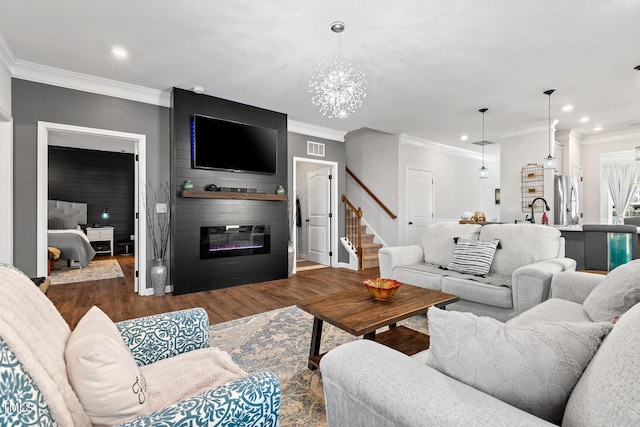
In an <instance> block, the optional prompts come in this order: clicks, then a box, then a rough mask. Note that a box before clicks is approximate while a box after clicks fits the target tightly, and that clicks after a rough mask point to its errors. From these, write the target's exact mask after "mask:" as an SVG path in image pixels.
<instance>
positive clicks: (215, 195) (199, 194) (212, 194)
mask: <svg viewBox="0 0 640 427" xmlns="http://www.w3.org/2000/svg"><path fill="white" fill-rule="evenodd" d="M180 195H181V196H182V197H187V198H195V199H244V200H277V201H283V200H287V195H286V194H283V195H279V194H266V193H226V192H222V191H203V190H182V193H181V194H180Z"/></svg>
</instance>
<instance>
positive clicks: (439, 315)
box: [320, 260, 640, 427]
mask: <svg viewBox="0 0 640 427" xmlns="http://www.w3.org/2000/svg"><path fill="white" fill-rule="evenodd" d="M638 277H640V260H636V261H632V262H631V263H629V264H625V265H623V266H621V267H618V268H616V269H615V270H613V271H612V272H611V273H609V274H608V275H607V276H603V275H598V274H591V273H584V272H564V273H559V274H557V275H555V276H554V278H553V283H552V286H551V298H550V299H548V300H546V301H544V302H543V303H541V304H538V305H536V306H535V307H533V308H531V309H529V310H527V311H525V312H524V313H522V314H520V315H518V316H516V317H514V318H513V319H511V320H510V321H508V322H506V323H502V322H499V321H497V320H495V319H492V318H488V317H479V316H475V315H473V314H470V313H461V312H449V311H448V307H447V311H444V310H438V309H430V311H429V313H428V315H429V330H430V335H431V347H430V349H429V350H427V351H425V352H422V353H419V354H418V355H416V356H414V357H409V356H406V355H404V354H402V353H400V352H397V351H395V350H393V349H390V348H388V347H385V346H384V345H381V344H378V343H376V342H373V341H368V340H358V341H353V342H351V343H348V344H345V345H341V346H339V347H337V348H335V349H333V350H331V351H329V352H328V353H327V354H326V355H325V356H324V357H323V358H322V361H321V362H320V369H321V371H322V380H323V385H324V393H325V401H326V407H327V419H328V426H329V427H332V426H341V427H352V426H353V427H355V426H362V427H364V426H367V427H376V426H380V427H382V426H398V427H402V426H407V427H408V426H464V425H473V426H492V427H495V426H509V427H511V426H516V425H518V426H521V425H522V426H524V425H526V426H538V425H539V426H551V425H559V424H561V425H562V426H568V427H573V426H575V427H578V426H579V427H591V426H637V425H640V402H639V401H638V396H640V382H639V381H638V380H637V379H638V377H639V376H640V304H637V303H638V302H640V281H638Z"/></svg>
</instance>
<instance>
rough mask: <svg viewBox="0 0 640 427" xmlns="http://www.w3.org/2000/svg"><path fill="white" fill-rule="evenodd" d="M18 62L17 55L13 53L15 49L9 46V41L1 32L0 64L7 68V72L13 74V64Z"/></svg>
mask: <svg viewBox="0 0 640 427" xmlns="http://www.w3.org/2000/svg"><path fill="white" fill-rule="evenodd" d="M15 62H16V56H15V55H14V54H13V50H11V47H9V43H7V40H6V39H5V38H4V36H3V35H2V33H0V65H2V67H3V68H4V69H5V70H7V74H9V75H11V65H13V63H15Z"/></svg>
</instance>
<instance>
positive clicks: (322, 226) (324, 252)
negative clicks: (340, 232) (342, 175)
mask: <svg viewBox="0 0 640 427" xmlns="http://www.w3.org/2000/svg"><path fill="white" fill-rule="evenodd" d="M330 174H331V168H330V167H325V168H321V169H317V170H313V171H309V172H307V220H306V221H307V225H308V227H307V242H308V250H307V259H308V260H309V261H313V262H317V263H320V264H324V265H330V263H331V262H330V259H329V250H330V247H331V246H330V238H329V237H330V234H329V233H330V230H331V208H330V203H329V201H330V200H331V183H330V179H329V176H330Z"/></svg>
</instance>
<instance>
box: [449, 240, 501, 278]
mask: <svg viewBox="0 0 640 427" xmlns="http://www.w3.org/2000/svg"><path fill="white" fill-rule="evenodd" d="M499 243H500V240H498V239H494V240H488V241H485V240H469V239H461V238H460V239H457V244H456V249H455V250H454V251H453V256H452V257H451V261H450V262H449V264H447V266H446V269H447V270H452V271H457V272H458V273H464V274H473V275H474V276H481V277H486V276H487V274H489V270H490V269H491V263H492V262H493V257H494V256H495V254H496V249H497V247H498V244H499Z"/></svg>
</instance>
